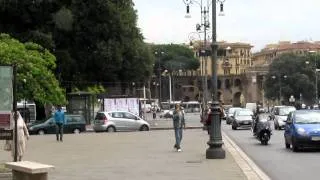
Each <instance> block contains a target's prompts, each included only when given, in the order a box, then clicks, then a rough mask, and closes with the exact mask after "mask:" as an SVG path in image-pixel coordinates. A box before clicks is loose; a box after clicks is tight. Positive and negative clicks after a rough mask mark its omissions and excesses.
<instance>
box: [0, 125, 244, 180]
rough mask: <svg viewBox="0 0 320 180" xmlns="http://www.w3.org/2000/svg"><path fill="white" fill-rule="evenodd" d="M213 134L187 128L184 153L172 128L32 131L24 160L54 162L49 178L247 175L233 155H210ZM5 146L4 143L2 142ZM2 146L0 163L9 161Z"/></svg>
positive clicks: (159, 179) (193, 179)
mask: <svg viewBox="0 0 320 180" xmlns="http://www.w3.org/2000/svg"><path fill="white" fill-rule="evenodd" d="M207 140H208V135H207V134H206V132H205V131H202V130H186V131H185V132H184V139H183V143H182V148H183V151H182V152H176V151H174V150H173V144H174V135H173V131H172V130H164V131H149V132H124V133H85V134H79V135H73V134H70V135H65V138H64V142H63V143H60V142H56V141H55V136H54V135H45V136H31V138H30V140H29V142H28V149H27V153H26V155H25V157H24V160H28V161H35V162H39V163H44V164H49V165H54V166H55V170H54V171H53V172H50V173H49V179H50V180H67V179H68V180H73V179H75V180H88V179H90V180H113V179H115V180H118V179H121V180H126V179H130V180H136V179H137V180H149V179H153V180H171V179H172V180H177V179H183V180H198V179H201V180H209V179H210V180H244V179H247V178H246V176H245V175H244V173H243V172H242V171H241V169H240V168H239V166H238V165H237V164H236V162H235V160H234V159H233V157H232V156H231V154H230V153H229V152H228V151H226V159H223V160H207V159H206V158H205V151H206V148H207V144H206V142H207ZM1 145H2V144H1ZM10 160H11V158H10V157H9V153H8V152H5V151H3V150H2V151H1V150H0V162H1V161H2V162H5V161H10Z"/></svg>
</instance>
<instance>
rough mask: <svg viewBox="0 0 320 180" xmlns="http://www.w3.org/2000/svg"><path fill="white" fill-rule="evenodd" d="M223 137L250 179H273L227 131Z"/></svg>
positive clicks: (225, 143)
mask: <svg viewBox="0 0 320 180" xmlns="http://www.w3.org/2000/svg"><path fill="white" fill-rule="evenodd" d="M222 137H223V139H224V145H225V146H226V148H227V149H228V151H229V152H230V154H231V155H232V156H233V158H234V159H235V161H236V163H237V164H238V166H239V167H240V168H241V169H242V171H243V173H244V174H245V175H246V176H247V178H248V180H271V178H270V177H269V176H268V175H267V174H266V173H264V172H263V171H262V170H261V169H260V168H259V167H258V166H257V165H256V164H255V163H254V162H253V161H252V160H251V159H250V158H249V157H248V156H247V155H246V153H244V152H243V151H242V149H241V148H240V147H239V146H238V145H237V144H236V143H235V142H233V141H232V140H231V139H230V138H229V137H228V135H227V134H226V133H224V132H222Z"/></svg>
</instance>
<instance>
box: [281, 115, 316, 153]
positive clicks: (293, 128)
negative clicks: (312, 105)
mask: <svg viewBox="0 0 320 180" xmlns="http://www.w3.org/2000/svg"><path fill="white" fill-rule="evenodd" d="M284 139H285V145H286V148H288V149H289V148H290V146H292V150H293V151H294V152H297V151H299V150H300V149H302V148H319V147H320V111H319V110H297V111H293V112H291V113H289V115H288V117H287V120H286V125H285V132H284Z"/></svg>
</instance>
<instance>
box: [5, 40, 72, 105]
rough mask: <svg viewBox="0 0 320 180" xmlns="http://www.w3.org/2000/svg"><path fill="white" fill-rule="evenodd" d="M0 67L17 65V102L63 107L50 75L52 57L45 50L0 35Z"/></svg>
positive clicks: (53, 61) (52, 63)
mask: <svg viewBox="0 0 320 180" xmlns="http://www.w3.org/2000/svg"><path fill="white" fill-rule="evenodd" d="M0 64H3V65H12V64H16V65H17V86H18V87H19V88H18V91H17V96H18V99H22V98H27V99H30V100H35V101H37V102H40V103H41V104H43V105H44V104H65V103H66V99H65V95H64V94H65V92H64V91H63V90H62V89H61V88H60V87H59V82H58V81H57V80H56V78H55V76H54V74H53V72H52V71H53V70H54V69H55V67H56V64H55V57H54V56H53V55H52V54H51V53H50V52H49V51H48V50H47V49H44V48H43V47H41V46H40V45H37V44H35V43H24V44H23V43H20V42H19V41H18V40H15V39H13V38H11V37H10V36H9V35H7V34H0ZM24 79H25V82H24Z"/></svg>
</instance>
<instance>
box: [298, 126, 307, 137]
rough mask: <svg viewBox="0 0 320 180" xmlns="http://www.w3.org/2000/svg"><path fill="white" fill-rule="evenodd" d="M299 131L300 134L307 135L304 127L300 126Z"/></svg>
mask: <svg viewBox="0 0 320 180" xmlns="http://www.w3.org/2000/svg"><path fill="white" fill-rule="evenodd" d="M297 133H298V134H299V135H302V136H305V135H307V132H306V130H305V129H303V128H298V129H297Z"/></svg>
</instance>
